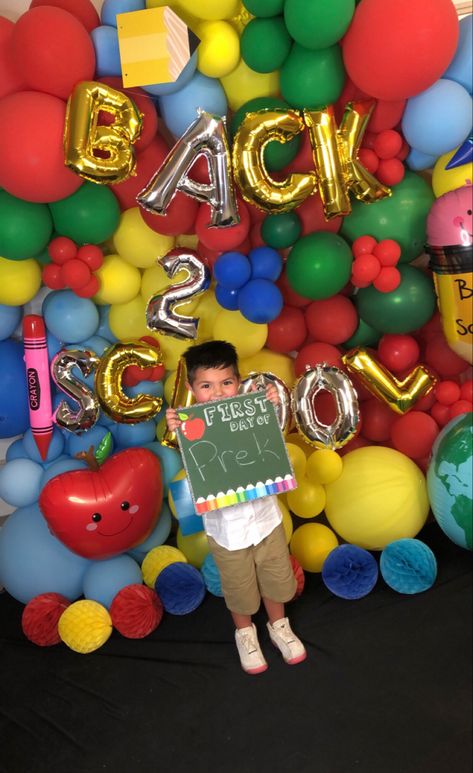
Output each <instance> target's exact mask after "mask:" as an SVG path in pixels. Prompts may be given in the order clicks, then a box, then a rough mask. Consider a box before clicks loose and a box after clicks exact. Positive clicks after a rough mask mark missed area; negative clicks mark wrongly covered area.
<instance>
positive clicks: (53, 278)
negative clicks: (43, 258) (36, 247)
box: [42, 263, 65, 290]
mask: <svg viewBox="0 0 473 773" xmlns="http://www.w3.org/2000/svg"><path fill="white" fill-rule="evenodd" d="M42 277H43V284H45V285H46V287H49V288H50V289H51V290H62V289H63V288H64V287H65V284H64V282H63V280H62V276H61V266H57V265H56V263H48V264H47V266H45V267H44V268H43V273H42Z"/></svg>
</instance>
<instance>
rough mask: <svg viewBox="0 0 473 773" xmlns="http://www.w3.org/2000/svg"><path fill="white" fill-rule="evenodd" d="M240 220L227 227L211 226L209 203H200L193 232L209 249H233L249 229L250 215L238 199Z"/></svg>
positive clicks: (246, 234) (244, 237)
mask: <svg viewBox="0 0 473 773" xmlns="http://www.w3.org/2000/svg"><path fill="white" fill-rule="evenodd" d="M238 214H239V216H240V222H239V223H237V225H232V226H230V227H229V228H211V227H210V218H211V211H210V205H209V204H201V205H200V207H199V211H198V213H197V218H196V221H195V232H196V234H197V236H198V237H199V239H200V241H201V242H203V244H205V245H206V246H207V247H209V248H210V249H211V250H224V251H227V250H233V249H235V248H236V247H237V246H238V245H239V244H241V242H242V241H243V240H244V239H246V237H247V236H248V232H249V230H250V225H251V221H250V216H249V214H248V210H247V208H246V205H245V204H244V203H243V201H241V199H239V200H238Z"/></svg>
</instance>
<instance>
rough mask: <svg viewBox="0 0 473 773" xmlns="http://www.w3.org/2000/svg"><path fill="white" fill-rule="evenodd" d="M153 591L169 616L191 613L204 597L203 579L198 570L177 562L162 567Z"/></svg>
mask: <svg viewBox="0 0 473 773" xmlns="http://www.w3.org/2000/svg"><path fill="white" fill-rule="evenodd" d="M155 589H156V593H157V594H158V596H159V598H160V599H161V601H162V602H163V607H164V609H165V610H166V612H169V613H170V614H171V615H187V614H189V612H193V611H194V609H197V607H198V606H199V605H200V604H201V603H202V601H203V600H204V597H205V583H204V578H203V577H202V575H201V573H200V572H199V570H198V569H196V568H195V566H191V564H184V563H182V562H179V561H176V562H175V563H173V564H169V565H168V566H165V567H164V569H163V570H162V571H161V572H160V573H159V574H158V577H157V580H156V584H155Z"/></svg>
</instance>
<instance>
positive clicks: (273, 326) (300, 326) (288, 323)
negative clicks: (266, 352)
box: [266, 306, 307, 354]
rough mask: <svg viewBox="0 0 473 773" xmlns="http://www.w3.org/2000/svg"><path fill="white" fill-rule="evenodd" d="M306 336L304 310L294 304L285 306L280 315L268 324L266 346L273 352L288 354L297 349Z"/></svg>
mask: <svg viewBox="0 0 473 773" xmlns="http://www.w3.org/2000/svg"><path fill="white" fill-rule="evenodd" d="M306 336H307V328H306V323H305V319H304V314H303V312H302V311H301V310H300V309H296V308H295V307H294V306H284V307H283V309H282V311H281V313H280V315H279V316H278V317H276V319H274V320H273V321H272V322H270V323H269V324H268V338H267V340H266V346H267V347H268V349H271V350H272V351H273V352H280V353H282V354H288V353H289V352H292V351H297V350H298V349H299V347H300V346H302V344H303V343H304V341H305V339H306Z"/></svg>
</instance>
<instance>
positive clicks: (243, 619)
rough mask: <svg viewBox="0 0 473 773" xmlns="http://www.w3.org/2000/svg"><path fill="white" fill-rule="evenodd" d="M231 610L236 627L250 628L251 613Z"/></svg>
mask: <svg viewBox="0 0 473 773" xmlns="http://www.w3.org/2000/svg"><path fill="white" fill-rule="evenodd" d="M229 611H230V614H231V616H232V619H233V622H234V623H235V628H248V627H249V626H250V625H251V615H240V613H239V612H232V611H231V609H230V610H229Z"/></svg>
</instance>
